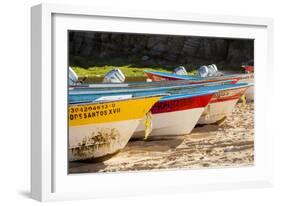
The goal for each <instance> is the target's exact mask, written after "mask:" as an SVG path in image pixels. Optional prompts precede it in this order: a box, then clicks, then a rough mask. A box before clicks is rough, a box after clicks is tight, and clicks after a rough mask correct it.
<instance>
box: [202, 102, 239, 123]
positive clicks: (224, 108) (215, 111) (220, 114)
mask: <svg viewBox="0 0 281 206" xmlns="http://www.w3.org/2000/svg"><path fill="white" fill-rule="evenodd" d="M238 100H239V99H234V100H228V101H222V102H214V103H209V105H207V106H206V107H205V110H204V112H203V114H202V115H201V117H200V119H199V121H198V124H213V123H216V122H218V121H220V120H222V119H223V118H225V117H227V116H228V115H230V114H231V112H232V111H233V109H234V107H235V105H236V103H237V102H238Z"/></svg>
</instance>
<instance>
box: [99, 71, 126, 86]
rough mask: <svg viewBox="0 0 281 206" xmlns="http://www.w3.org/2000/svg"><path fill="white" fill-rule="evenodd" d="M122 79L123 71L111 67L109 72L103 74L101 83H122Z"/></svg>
mask: <svg viewBox="0 0 281 206" xmlns="http://www.w3.org/2000/svg"><path fill="white" fill-rule="evenodd" d="M124 81H125V76H124V74H123V72H122V71H121V70H120V69H118V68H114V69H112V70H111V71H110V72H108V73H107V74H106V75H105V77H104V79H103V83H122V82H124Z"/></svg>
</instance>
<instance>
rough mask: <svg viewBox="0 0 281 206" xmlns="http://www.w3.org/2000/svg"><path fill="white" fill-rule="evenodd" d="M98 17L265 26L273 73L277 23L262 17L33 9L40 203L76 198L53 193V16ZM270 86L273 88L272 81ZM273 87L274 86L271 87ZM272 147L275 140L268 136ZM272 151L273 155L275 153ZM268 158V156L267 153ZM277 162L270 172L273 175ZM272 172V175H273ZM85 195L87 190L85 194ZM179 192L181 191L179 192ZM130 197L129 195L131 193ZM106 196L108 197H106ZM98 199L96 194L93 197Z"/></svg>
mask: <svg viewBox="0 0 281 206" xmlns="http://www.w3.org/2000/svg"><path fill="white" fill-rule="evenodd" d="M53 14H70V15H94V16H108V17H113V18H114V17H123V18H138V19H159V20H167V21H170V20H176V21H192V22H195V23H196V22H198V23H199V22H204V23H219V24H228V25H237V24H238V25H249V26H251V25H254V26H265V27H266V28H267V33H268V45H267V47H268V52H267V61H268V62H267V65H268V68H267V69H268V73H270V74H271V75H272V74H273V20H272V19H269V18H258V17H234V16H222V15H202V14H190V13H176V12H173V13H169V14H167V13H164V12H151V11H150V12H148V11H139V10H129V11H128V10H126V9H124V10H120V9H118V10H114V9H110V8H93V7H86V6H85V7H83V6H70V5H67V6H66V5H58V4H40V5H37V6H34V7H32V9H31V57H32V59H31V111H32V112H31V196H32V198H34V199H36V200H40V201H47V200H59V199H61V200H65V199H72V197H71V195H70V194H56V193H53V192H51V191H52V181H55V180H54V179H53V174H52V173H53V171H52V161H53V158H54V157H53V155H54V154H53V150H52V147H51V146H52V136H53V134H52V128H53V126H54V125H53V122H52V113H53V112H54V111H53V93H54V89H55V88H53V79H52V46H51V42H52V15H53ZM269 76H270V75H269ZM268 83H269V84H268V85H269V87H270V86H271V85H272V83H271V82H270V81H268ZM271 88H272V87H271ZM267 138H268V139H269V140H268V141H269V142H270V147H271V148H273V145H272V144H271V143H272V141H273V137H272V136H270V135H268V137H267ZM272 153H273V152H271V153H270V154H272ZM270 154H269V157H271V156H272V155H270ZM267 155H268V154H267ZM272 164H273V161H270V162H269V168H268V170H271V172H272ZM271 172H270V173H271ZM271 185H272V175H269V176H266V177H264V179H263V180H260V181H258V182H245V183H243V182H242V183H241V182H237V183H232V185H231V184H229V183H228V184H227V183H219V184H215V185H204V187H205V189H204V190H212V189H228V188H229V189H233V188H245V187H247V188H248V187H257V186H261V187H265V186H271ZM179 188H181V190H182V191H194V190H195V191H202V189H199V188H193V190H191V188H190V187H187V186H186V185H179ZM81 192H83V191H81ZM176 192H178V190H176ZM128 194H129V192H128ZM105 196H106V195H105ZM92 197H94V194H93V195H92Z"/></svg>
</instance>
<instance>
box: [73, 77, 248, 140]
mask: <svg viewBox="0 0 281 206" xmlns="http://www.w3.org/2000/svg"><path fill="white" fill-rule="evenodd" d="M249 86H250V85H249V84H247V83H239V84H229V82H228V81H226V82H225V84H223V83H220V82H214V83H206V84H201V85H200V86H198V85H193V86H191V85H166V86H162V87H161V86H160V87H159V85H158V87H144V86H142V87H140V86H139V87H127V88H124V87H120V88H111V89H108V88H107V87H105V88H104V89H102V88H87V89H85V88H75V89H74V88H72V89H70V90H69V98H70V99H72V100H74V101H77V100H79V99H80V100H83V101H87V100H91V99H95V98H97V97H98V96H114V95H115V96H118V95H121V96H122V95H148V94H150V95H152V94H157V93H161V92H165V93H169V94H170V95H169V96H164V97H162V98H161V100H160V101H159V102H157V103H156V104H155V105H154V106H153V107H152V109H151V113H152V117H151V119H152V121H151V122H152V132H151V134H150V136H157V135H179V134H188V133H189V132H191V130H192V129H193V128H194V126H195V125H196V123H198V122H200V123H215V122H217V121H218V120H220V119H222V118H223V117H225V116H227V115H229V114H230V112H231V111H232V110H233V108H234V106H235V104H226V102H225V101H230V100H233V99H235V100H236V98H237V101H238V99H239V98H240V96H241V95H242V92H243V91H241V90H246V89H247V87H249ZM238 91H239V92H240V93H239V92H238ZM212 93H213V94H214V95H211V94H212ZM235 95H236V96H235ZM239 95H240V96H239ZM214 96H216V98H214ZM223 97H224V98H223ZM227 97H228V98H227ZM210 100H212V102H211V101H210ZM208 103H209V104H208ZM217 103H220V104H217ZM235 103H236V102H235ZM210 104H212V105H211V106H209V105H210ZM217 105H218V106H219V105H221V107H222V108H220V109H217ZM160 108H161V109H160ZM206 108H208V109H206ZM203 111H204V115H203ZM199 118H200V119H199ZM207 120H208V122H207ZM143 122H144V121H143ZM144 123H145V122H144ZM140 134H142V135H143V134H144V126H143V124H141V125H140V126H139V127H138V128H137V129H136V133H135V135H134V136H140Z"/></svg>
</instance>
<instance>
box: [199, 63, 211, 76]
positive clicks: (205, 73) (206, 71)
mask: <svg viewBox="0 0 281 206" xmlns="http://www.w3.org/2000/svg"><path fill="white" fill-rule="evenodd" d="M198 74H199V76H200V77H208V75H209V68H208V67H207V66H206V65H203V66H201V67H200V68H199V69H198Z"/></svg>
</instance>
